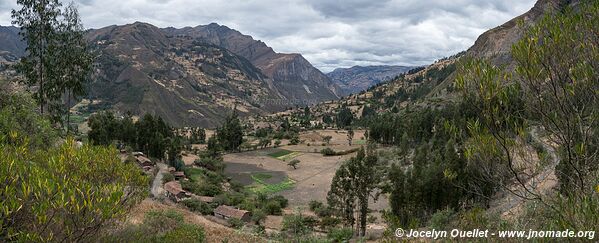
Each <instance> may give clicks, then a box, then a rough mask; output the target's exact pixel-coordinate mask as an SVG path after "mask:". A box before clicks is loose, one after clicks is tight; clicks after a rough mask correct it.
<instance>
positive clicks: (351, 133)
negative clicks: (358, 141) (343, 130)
mask: <svg viewBox="0 0 599 243" xmlns="http://www.w3.org/2000/svg"><path fill="white" fill-rule="evenodd" d="M353 139H354V130H353V129H352V128H351V127H349V128H347V143H348V144H349V146H351V142H352V140H353Z"/></svg>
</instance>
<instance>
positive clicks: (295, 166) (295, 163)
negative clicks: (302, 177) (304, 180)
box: [287, 159, 300, 170]
mask: <svg viewBox="0 0 599 243" xmlns="http://www.w3.org/2000/svg"><path fill="white" fill-rule="evenodd" d="M299 163H300V161H299V160H298V159H294V160H291V161H289V163H287V165H289V166H291V167H293V169H294V170H295V169H297V165H298V164H299Z"/></svg>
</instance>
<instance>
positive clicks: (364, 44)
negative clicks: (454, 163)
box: [0, 0, 535, 72]
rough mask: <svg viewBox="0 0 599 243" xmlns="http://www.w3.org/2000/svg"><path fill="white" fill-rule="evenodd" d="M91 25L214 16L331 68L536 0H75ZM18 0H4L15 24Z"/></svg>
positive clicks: (436, 53) (416, 56) (450, 38)
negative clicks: (13, 14) (15, 9)
mask: <svg viewBox="0 0 599 243" xmlns="http://www.w3.org/2000/svg"><path fill="white" fill-rule="evenodd" d="M65 2H66V1H65ZM75 2H76V3H77V5H78V6H79V10H80V14H81V17H82V19H83V22H84V24H85V27H87V28H99V27H103V26H107V25H113V24H118V25H121V24H127V23H132V22H135V21H142V22H148V23H151V24H154V25H156V26H159V27H169V26H173V27H185V26H197V25H204V24H209V23H212V22H215V23H219V24H223V25H226V26H229V27H231V28H234V29H237V30H239V31H240V32H242V33H244V34H249V35H252V36H253V37H254V38H255V39H260V40H262V41H264V42H266V43H267V44H268V45H269V46H271V47H273V48H274V49H275V51H277V52H285V53H289V52H293V53H302V54H303V55H304V56H305V57H306V58H307V59H308V60H309V61H310V62H312V64H314V65H315V66H316V67H318V68H320V69H321V70H322V71H325V72H328V71H331V70H332V69H334V68H337V67H350V66H353V65H425V64H429V63H431V62H433V61H434V60H436V59H439V58H441V57H445V56H450V55H453V54H455V53H457V52H460V51H462V50H466V49H467V48H468V47H470V46H471V45H472V44H473V43H474V41H475V40H476V38H477V37H478V36H479V35H480V34H482V33H483V32H484V31H485V30H487V29H490V28H493V27H495V26H497V25H500V24H502V23H504V22H506V21H508V20H509V19H511V18H513V17H516V16H518V15H520V14H522V13H524V12H526V11H528V10H529V9H530V8H531V7H532V6H533V5H534V2H535V0H453V1H447V0H328V1H327V0H226V1H224V0H75ZM13 8H16V0H0V25H10V22H11V20H10V10H11V9H13Z"/></svg>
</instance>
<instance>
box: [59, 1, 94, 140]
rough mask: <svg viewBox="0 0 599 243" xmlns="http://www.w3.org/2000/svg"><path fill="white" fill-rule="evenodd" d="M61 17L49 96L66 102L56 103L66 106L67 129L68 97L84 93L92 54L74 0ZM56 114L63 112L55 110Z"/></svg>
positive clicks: (72, 97)
mask: <svg viewBox="0 0 599 243" xmlns="http://www.w3.org/2000/svg"><path fill="white" fill-rule="evenodd" d="M62 17H63V20H62V21H61V23H60V24H59V26H58V28H57V30H58V32H57V41H58V44H57V47H58V50H56V52H57V55H55V56H54V57H53V59H54V63H55V65H56V66H57V69H56V71H57V73H58V75H57V76H58V79H59V80H58V81H59V83H58V84H57V87H56V89H54V90H55V93H54V94H50V97H49V98H50V99H51V100H54V101H60V100H61V97H62V96H63V95H64V96H66V98H65V104H62V102H60V103H59V105H58V107H57V108H58V109H60V111H63V110H64V108H66V111H65V112H66V128H67V132H69V128H70V121H71V120H70V118H71V116H70V112H69V109H70V108H71V100H72V99H77V98H78V97H80V96H82V95H84V94H85V89H84V86H85V85H84V84H85V82H86V81H87V79H88V78H89V75H90V73H91V67H92V63H93V55H92V54H91V52H90V51H89V49H88V46H87V43H86V41H85V39H84V29H83V25H82V24H81V19H80V18H79V13H78V11H77V8H76V6H75V5H74V3H72V2H71V3H70V4H69V5H68V6H67V7H66V8H65V9H64V11H63V14H62ZM56 113H57V114H58V115H60V113H62V112H56Z"/></svg>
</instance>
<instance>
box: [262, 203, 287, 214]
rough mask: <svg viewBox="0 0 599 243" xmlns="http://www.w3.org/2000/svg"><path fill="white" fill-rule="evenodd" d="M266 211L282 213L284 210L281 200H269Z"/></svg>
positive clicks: (265, 207) (268, 212)
mask: <svg viewBox="0 0 599 243" xmlns="http://www.w3.org/2000/svg"><path fill="white" fill-rule="evenodd" d="M264 212H266V213H267V214H269V215H281V214H282V212H283V211H282V208H281V204H280V203H279V202H277V201H269V202H268V203H267V204H266V205H265V206H264Z"/></svg>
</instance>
